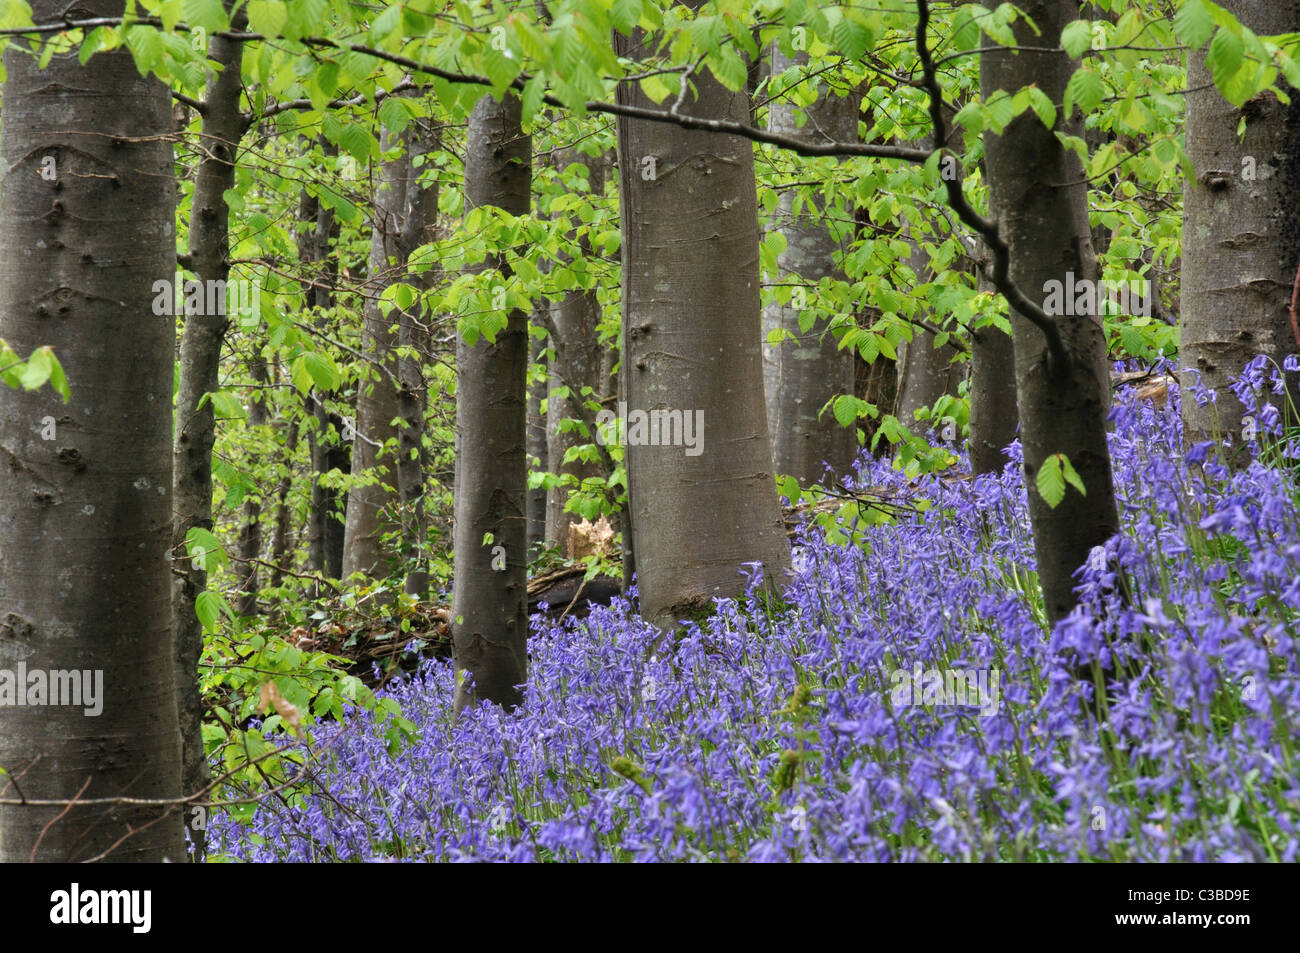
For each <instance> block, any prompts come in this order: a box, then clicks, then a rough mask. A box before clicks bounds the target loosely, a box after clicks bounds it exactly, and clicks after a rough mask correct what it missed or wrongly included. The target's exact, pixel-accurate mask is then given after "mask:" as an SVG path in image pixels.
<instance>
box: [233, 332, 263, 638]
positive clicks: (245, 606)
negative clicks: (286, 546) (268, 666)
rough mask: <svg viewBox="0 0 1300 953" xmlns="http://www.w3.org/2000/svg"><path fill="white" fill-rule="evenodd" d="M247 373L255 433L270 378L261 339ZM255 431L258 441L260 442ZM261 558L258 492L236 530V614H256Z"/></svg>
mask: <svg viewBox="0 0 1300 953" xmlns="http://www.w3.org/2000/svg"><path fill="white" fill-rule="evenodd" d="M248 366H249V374H250V375H251V376H252V379H253V383H254V384H257V385H259V386H258V387H255V388H254V389H253V391H252V392H251V393H252V397H251V399H250V400H249V402H248V429H249V431H250V432H251V433H258V431H261V430H263V429H264V428H265V427H266V424H267V412H266V386H267V385H268V384H269V383H270V377H269V375H268V374H267V370H266V359H265V358H264V357H263V356H262V345H261V341H260V340H258V341H257V342H256V343H255V344H254V354H253V357H252V360H250V361H249V365H248ZM260 436H261V435H260V434H259V441H260ZM259 457H260V454H256V455H254V456H253V457H252V459H251V460H250V463H252V464H256V463H257V461H258V459H259ZM261 558H262V494H261V491H258V492H256V493H250V494H248V495H247V496H245V497H244V522H243V526H242V528H241V529H240V532H239V571H240V573H242V574H243V581H242V582H241V583H240V593H239V598H238V600H237V601H236V603H235V611H236V612H238V613H239V614H240V615H245V616H254V615H257V590H258V584H259V581H260V574H259V572H258V564H257V560H259V559H261Z"/></svg>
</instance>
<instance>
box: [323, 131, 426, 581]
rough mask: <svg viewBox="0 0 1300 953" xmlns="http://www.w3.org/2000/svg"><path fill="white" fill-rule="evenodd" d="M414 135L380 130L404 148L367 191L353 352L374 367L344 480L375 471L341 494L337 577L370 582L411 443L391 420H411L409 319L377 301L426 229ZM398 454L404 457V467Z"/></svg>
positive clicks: (386, 145)
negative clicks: (368, 216)
mask: <svg viewBox="0 0 1300 953" xmlns="http://www.w3.org/2000/svg"><path fill="white" fill-rule="evenodd" d="M414 128H415V127H414V126H410V127H408V128H407V130H406V132H405V133H404V134H403V136H401V137H394V136H393V135H392V134H391V133H390V132H389V130H387V129H385V130H383V132H382V134H381V137H380V146H381V148H382V149H383V151H384V152H388V151H389V150H390V149H392V148H394V146H395V145H397V143H398V142H399V141H401V142H403V143H404V149H403V152H402V154H401V155H400V156H398V157H397V158H395V159H393V160H391V161H388V162H385V163H384V164H383V174H382V182H381V184H380V185H379V186H378V187H377V188H376V190H375V225H374V229H373V230H372V232H371V238H370V264H369V273H368V275H367V279H366V284H365V295H366V303H365V308H364V313H363V318H362V321H363V330H362V345H361V350H362V351H363V352H364V353H365V354H367V355H369V356H370V357H371V359H372V360H373V361H374V362H375V363H376V365H377V366H376V367H373V368H371V374H370V380H369V381H368V382H362V383H360V384H359V385H358V392H357V413H356V436H355V439H354V442H353V445H352V475H353V476H354V477H359V476H361V475H362V474H363V473H365V471H367V470H371V469H377V475H378V479H377V482H374V483H371V484H369V485H363V486H354V487H353V488H352V489H351V490H350V491H349V492H348V503H347V521H346V525H345V527H344V541H343V575H344V576H350V575H351V574H352V573H355V572H360V573H364V574H365V575H367V576H371V577H378V576H384V575H386V574H387V572H388V565H387V562H388V558H389V557H390V556H393V555H395V554H392V553H385V552H384V551H383V549H382V546H381V537H382V535H383V533H384V531H385V530H386V529H387V528H389V527H388V526H386V525H385V515H388V516H390V517H391V516H392V515H394V514H395V513H396V509H397V505H398V504H399V503H401V501H402V498H403V490H402V484H403V480H404V477H403V473H402V468H403V467H404V466H405V467H407V471H408V472H407V476H406V477H405V479H406V482H407V486H408V491H409V488H410V480H411V479H413V478H412V477H411V476H410V474H409V470H410V466H409V464H410V463H412V461H410V457H409V450H410V449H411V447H410V444H409V443H408V441H410V440H412V439H415V438H413V437H411V436H410V435H407V436H406V437H403V436H401V434H399V431H398V428H397V427H395V426H394V425H393V420H394V418H396V417H398V416H399V415H402V414H403V412H404V413H405V414H406V415H407V416H409V415H410V414H412V413H413V412H414V411H413V410H412V408H411V407H410V406H406V407H405V408H404V410H403V408H402V407H399V403H400V402H401V398H399V392H404V387H405V385H404V384H403V379H404V378H405V379H406V380H407V384H413V381H412V380H411V379H410V378H411V373H412V371H411V366H410V365H409V364H404V363H403V362H402V361H400V360H399V359H398V352H397V347H398V346H399V344H401V343H402V341H401V339H402V337H403V336H404V335H405V336H406V337H407V338H411V336H412V334H413V333H414V329H413V326H409V325H406V324H405V322H407V321H408V320H409V319H410V316H408V315H400V314H399V313H398V312H397V311H396V310H394V311H393V312H391V313H389V314H388V315H385V314H384V313H383V311H381V310H380V307H379V298H380V295H382V294H383V293H384V290H385V289H386V288H387V287H388V286H389V285H390V284H393V283H394V282H397V281H401V280H404V279H405V278H406V275H405V269H406V260H407V258H408V257H409V256H410V254H411V252H412V251H414V250H415V248H416V247H417V246H418V245H419V244H420V242H421V241H422V240H423V236H424V228H425V227H426V219H425V217H424V216H426V215H427V214H428V206H427V205H426V204H425V203H426V197H425V196H424V195H423V192H425V191H427V190H422V189H420V187H419V186H418V184H417V182H416V179H417V177H418V175H419V173H418V171H417V170H416V169H415V166H414V164H413V160H414V157H415V155H416V154H419V152H420V150H421V149H422V148H424V147H423V145H421V144H420V143H419V142H418V141H417V139H416V138H415V134H414V133H413V132H412V130H413V129H414ZM428 221H432V219H428ZM394 325H397V326H398V330H397V331H394V330H393V327H394ZM403 327H405V330H403ZM412 339H413V338H412ZM403 419H407V417H406V416H404V417H403ZM403 430H409V428H403ZM422 432H423V431H422V430H421V434H422ZM404 443H405V444H406V445H405V446H403V444H404ZM385 448H387V449H385ZM403 450H405V451H407V454H408V455H407V457H406V459H405V461H404V460H403V457H402V452H403ZM417 465H418V464H417ZM408 495H409V494H408Z"/></svg>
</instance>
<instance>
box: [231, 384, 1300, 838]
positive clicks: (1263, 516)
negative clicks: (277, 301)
mask: <svg viewBox="0 0 1300 953" xmlns="http://www.w3.org/2000/svg"><path fill="white" fill-rule="evenodd" d="M1164 396H1165V398H1166V399H1159V400H1151V399H1147V400H1139V399H1137V397H1136V396H1135V394H1134V393H1133V391H1132V389H1130V390H1128V391H1126V392H1125V394H1124V395H1122V397H1121V400H1120V401H1119V403H1118V404H1117V406H1116V407H1115V409H1114V410H1113V411H1112V421H1113V428H1114V429H1113V433H1112V437H1111V443H1112V456H1113V459H1114V461H1115V482H1116V488H1117V494H1118V500H1119V504H1120V511H1121V515H1122V524H1123V526H1122V531H1121V533H1120V534H1119V535H1118V536H1116V537H1115V538H1113V539H1112V540H1111V541H1110V542H1109V543H1108V544H1107V545H1106V547H1104V548H1102V547H1098V549H1097V550H1095V551H1094V554H1093V558H1091V559H1090V560H1089V562H1088V564H1087V565H1086V566H1085V567H1083V569H1082V570H1081V573H1080V584H1079V593H1080V599H1081V604H1080V606H1079V608H1078V609H1077V610H1076V611H1075V612H1074V614H1072V615H1071V616H1070V617H1069V618H1067V619H1066V620H1064V621H1062V622H1061V623H1059V624H1058V625H1056V626H1055V627H1048V626H1047V625H1046V624H1045V621H1044V618H1043V615H1042V609H1041V604H1040V600H1039V597H1038V595H1037V586H1036V583H1035V576H1034V572H1033V565H1034V560H1033V547H1032V542H1031V539H1030V534H1029V530H1028V517H1027V499H1026V491H1025V488H1024V485H1023V481H1022V479H1021V478H1020V475H1019V469H1018V466H1017V464H1018V460H1017V459H1016V453H1017V448H1016V447H1014V446H1013V448H1012V450H1011V454H1012V456H1011V459H1010V460H1009V463H1008V466H1007V467H1006V469H1005V470H1004V471H1003V472H1002V473H1001V474H997V475H989V476H981V477H979V478H976V479H959V480H954V479H945V478H944V477H942V476H940V475H928V476H921V477H915V476H908V475H906V474H904V473H902V472H900V471H898V470H895V469H894V468H892V467H891V466H890V464H889V463H888V462H887V461H877V460H867V461H865V462H864V464H863V467H862V470H861V472H860V474H859V476H858V480H857V485H858V486H859V487H862V488H871V489H872V490H873V491H878V490H881V489H884V490H889V491H891V492H898V493H904V492H906V493H910V494H914V495H919V497H920V498H921V499H923V501H924V504H925V505H923V506H916V507H912V508H910V509H907V510H905V511H900V512H899V514H898V515H897V516H896V517H894V518H891V519H888V520H884V521H882V522H879V523H877V524H875V525H871V526H869V527H866V528H865V530H863V531H862V533H861V534H860V535H859V543H858V544H853V543H848V544H834V543H831V542H829V541H828V540H827V538H826V533H825V532H824V531H823V529H822V528H821V527H819V526H817V525H816V524H815V523H814V522H812V521H808V522H806V523H805V527H804V529H803V530H802V531H801V532H800V534H799V535H798V538H797V545H796V547H795V556H796V558H795V569H794V572H793V575H792V578H791V579H790V580H789V581H788V584H787V586H786V588H785V592H784V597H783V598H782V599H780V600H777V601H772V600H770V599H765V598H763V597H761V596H760V595H759V590H758V589H757V588H756V587H753V586H751V592H750V595H749V596H748V597H746V598H742V599H740V600H735V601H729V600H724V601H721V602H719V603H718V605H717V611H716V613H715V614H714V615H712V616H711V617H709V618H707V619H704V620H702V621H699V622H697V623H692V624H689V625H686V626H684V627H683V628H682V629H681V631H679V632H678V633H677V636H676V639H675V641H674V642H673V643H672V644H671V645H670V646H669V647H668V648H666V649H665V648H663V647H662V645H661V641H660V638H659V634H658V633H657V632H656V631H655V630H654V629H653V628H652V627H651V626H649V625H648V624H646V623H645V622H644V621H643V620H641V619H640V618H638V617H637V616H636V615H635V614H634V613H633V612H632V611H631V609H630V607H629V605H628V604H627V603H626V602H624V601H623V600H621V599H616V600H614V602H613V604H612V605H610V606H608V607H603V606H597V607H593V608H592V609H591V610H590V612H589V614H588V615H587V616H586V617H585V618H583V619H576V618H572V617H569V618H565V619H563V620H558V619H556V618H554V617H551V616H543V615H541V614H538V615H535V616H534V617H533V634H532V638H531V641H530V662H529V665H530V668H529V685H528V688H527V695H526V700H525V702H524V704H523V705H522V706H521V707H520V708H519V709H518V710H517V711H515V712H514V713H511V714H509V715H507V714H503V713H502V712H501V711H499V710H497V709H495V708H493V707H491V706H486V707H482V708H479V709H475V710H472V711H470V712H467V713H466V714H464V715H463V716H462V717H461V718H460V719H459V720H458V721H456V720H454V719H453V717H452V713H451V704H450V702H451V697H452V695H453V693H454V686H455V676H454V673H453V671H452V669H451V667H450V665H449V663H448V661H447V660H445V659H442V658H435V659H431V660H426V661H425V662H423V663H422V664H421V665H420V666H419V670H418V672H416V673H415V674H414V675H412V676H408V677H405V678H402V679H395V680H393V681H392V682H390V683H389V684H388V685H387V687H385V688H384V689H383V691H381V693H380V696H381V698H382V700H383V702H384V706H380V708H378V709H368V710H359V709H354V710H352V711H351V714H349V715H348V716H347V717H346V718H344V719H343V720H342V721H332V722H322V723H317V724H315V725H313V726H311V727H310V728H309V729H308V730H307V733H306V737H305V738H304V739H302V740H295V741H292V742H288V743H287V744H286V747H285V749H284V750H285V757H286V761H287V762H288V763H291V764H293V765H294V767H293V768H292V771H291V777H290V780H292V781H294V782H296V787H295V788H294V790H293V793H292V795H291V796H287V797H280V798H275V799H263V800H262V801H261V802H260V803H257V804H250V805H246V806H244V807H242V808H240V809H232V810H231V811H230V812H229V813H227V814H224V815H222V816H220V817H218V818H217V819H216V820H215V822H214V824H213V826H212V829H211V832H210V833H211V841H210V847H211V851H212V856H213V857H214V858H217V859H227V860H286V859H287V860H393V859H397V860H412V859H414V860H457V859H467V858H473V859H486V860H602V861H604V860H646V859H650V860H677V859H684V860H723V861H726V860H904V861H915V860H931V861H972V860H1030V861H1059V860H1076V861H1080V860H1122V861H1131V860H1149V861H1169V860H1282V861H1287V860H1294V859H1296V857H1297V852H1298V850H1300V838H1298V837H1297V825H1300V800H1297V798H1296V796H1295V792H1296V791H1297V790H1300V763H1298V761H1297V751H1296V742H1297V739H1298V738H1300V653H1297V651H1296V641H1295V640H1296V638H1297V636H1298V635H1300V623H1298V620H1300V520H1297V481H1296V478H1295V477H1296V467H1297V459H1300V445H1298V443H1297V439H1296V435H1295V434H1294V433H1292V434H1282V433H1281V432H1280V431H1279V433H1276V434H1261V435H1260V437H1259V438H1258V440H1257V441H1256V442H1255V444H1254V448H1255V450H1256V452H1257V456H1256V458H1255V459H1253V460H1252V461H1251V462H1250V463H1249V465H1246V466H1242V467H1239V468H1237V469H1235V470H1230V469H1228V468H1226V467H1225V466H1223V465H1221V464H1220V463H1218V462H1217V461H1216V459H1215V457H1214V455H1213V454H1212V452H1211V451H1212V447H1211V446H1210V445H1209V444H1189V443H1188V442H1187V441H1185V440H1184V438H1183V434H1182V429H1181V424H1180V417H1179V413H1178V399H1179V395H1178V393H1177V389H1176V387H1172V388H1170V389H1169V392H1168V393H1167V394H1166V395H1164ZM1121 575H1123V576H1124V577H1126V579H1127V590H1128V591H1129V593H1131V596H1130V598H1129V599H1128V600H1127V601H1125V600H1123V599H1121V598H1120V595H1119V593H1120V591H1121V589H1122V588H1124V587H1122V586H1120V585H1119V577H1120V576H1121ZM430 619H431V620H433V621H434V630H435V631H438V626H445V618H441V617H440V618H438V619H436V620H434V619H433V617H432V616H430ZM386 711H387V712H393V713H395V712H397V711H400V719H401V720H402V721H403V724H404V725H406V726H409V730H405V731H404V733H402V734H401V736H400V737H399V736H398V735H396V734H395V733H394V731H393V730H392V724H393V718H392V717H389V716H388V714H386Z"/></svg>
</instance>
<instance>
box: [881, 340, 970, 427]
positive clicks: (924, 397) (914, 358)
mask: <svg viewBox="0 0 1300 953" xmlns="http://www.w3.org/2000/svg"><path fill="white" fill-rule="evenodd" d="M901 350H902V353H901V354H899V355H898V362H899V364H900V365H901V366H902V369H901V371H900V373H899V377H900V379H901V382H900V385H899V388H900V389H899V397H898V413H897V414H896V415H895V416H897V417H898V419H899V420H901V421H902V422H903V423H904V424H906V425H907V426H909V427H910V426H913V425H914V423H915V420H916V412H917V411H918V410H921V409H923V408H924V409H928V408H930V407H933V406H934V402H935V401H937V400H938V399H939V398H940V397H943V396H944V395H945V394H948V395H951V396H954V397H955V396H956V395H957V385H959V384H960V383H961V379H962V370H963V368H962V365H961V364H956V363H953V358H954V357H956V356H957V349H956V348H955V347H953V346H952V345H951V344H945V345H943V347H935V346H934V334H933V333H932V332H931V331H928V330H926V329H925V328H916V329H914V330H913V333H912V340H911V342H905V343H904V344H903V347H902V349H901Z"/></svg>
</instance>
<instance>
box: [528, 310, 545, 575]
mask: <svg viewBox="0 0 1300 953" xmlns="http://www.w3.org/2000/svg"><path fill="white" fill-rule="evenodd" d="M550 310H551V309H550V305H549V304H548V303H547V302H545V301H541V302H539V303H538V304H537V306H536V307H535V308H533V318H532V326H533V327H538V328H544V327H545V326H546V325H547V324H548V323H549V321H548V318H549V315H550ZM545 349H546V341H545V340H544V339H543V338H540V337H533V336H532V335H531V334H530V335H529V338H528V365H529V367H532V365H534V364H538V363H541V364H542V366H543V367H544V368H545V372H546V377H544V378H542V379H541V380H534V381H532V382H530V383H529V385H528V448H527V449H528V467H529V470H530V471H536V472H538V473H547V472H549V471H550V459H551V458H550V440H549V438H548V436H547V433H546V427H547V415H546V414H544V413H542V400H543V399H544V398H545V397H546V388H547V383H548V381H549V379H550V367H549V364H548V363H547V362H546V361H545V359H544V358H543V355H542V352H543V351H544V350H545ZM547 495H548V494H547V490H546V487H544V486H539V487H537V488H536V489H532V488H530V489H529V490H528V503H527V509H528V533H527V540H526V545H527V547H528V558H529V559H533V558H534V557H536V556H537V554H538V553H539V552H541V550H542V547H543V546H544V545H545V544H546V542H547V540H548V539H549V537H548V536H547V534H546V497H547Z"/></svg>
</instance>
